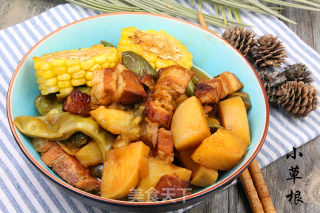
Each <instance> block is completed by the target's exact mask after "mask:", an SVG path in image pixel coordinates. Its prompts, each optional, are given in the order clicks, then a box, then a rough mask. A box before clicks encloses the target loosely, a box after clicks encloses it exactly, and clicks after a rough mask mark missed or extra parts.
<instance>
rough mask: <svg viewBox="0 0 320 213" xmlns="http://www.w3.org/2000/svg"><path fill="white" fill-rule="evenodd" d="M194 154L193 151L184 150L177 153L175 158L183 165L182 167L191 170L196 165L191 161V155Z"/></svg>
mask: <svg viewBox="0 0 320 213" xmlns="http://www.w3.org/2000/svg"><path fill="white" fill-rule="evenodd" d="M193 152H194V150H193V149H192V150H186V151H181V152H177V154H176V157H177V158H178V159H179V160H180V161H181V163H182V164H183V167H185V168H187V169H190V170H193V169H194V168H195V167H196V166H197V164H196V163H195V162H194V161H193V160H192V158H191V155H192V153H193Z"/></svg>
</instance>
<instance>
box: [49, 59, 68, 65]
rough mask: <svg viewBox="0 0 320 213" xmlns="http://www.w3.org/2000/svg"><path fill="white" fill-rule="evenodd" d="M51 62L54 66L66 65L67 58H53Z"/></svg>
mask: <svg viewBox="0 0 320 213" xmlns="http://www.w3.org/2000/svg"><path fill="white" fill-rule="evenodd" d="M51 64H52V66H54V67H61V66H64V65H65V60H63V59H52V60H51Z"/></svg>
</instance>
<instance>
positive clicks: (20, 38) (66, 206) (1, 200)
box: [0, 0, 320, 212]
mask: <svg viewBox="0 0 320 213" xmlns="http://www.w3.org/2000/svg"><path fill="white" fill-rule="evenodd" d="M177 2H179V3H182V4H184V5H188V4H189V3H188V1H185V0H177ZM195 7H198V5H195ZM203 10H204V12H205V13H209V14H214V13H215V11H214V9H213V8H212V7H211V6H210V5H208V4H204V7H203ZM96 14H98V13H97V12H95V11H92V10H87V9H84V8H81V7H78V6H75V5H73V4H64V5H60V6H57V7H55V8H52V9H50V10H48V11H46V12H44V13H42V14H40V15H39V16H36V17H34V18H32V19H30V20H27V21H25V22H23V23H20V24H17V25H15V26H12V27H9V28H7V29H3V30H1V31H0V76H1V77H0V135H1V143H0V212H102V210H100V209H97V208H95V207H92V206H88V205H86V204H84V203H81V202H79V201H78V200H76V199H73V198H72V197H70V196H68V195H67V194H65V193H63V192H60V191H59V190H58V189H57V188H56V187H55V186H53V185H51V183H50V182H49V181H47V180H46V179H44V177H43V176H42V175H39V172H38V171H37V170H36V169H35V168H34V167H33V166H32V165H31V164H30V163H29V162H28V161H27V160H26V158H25V157H24V155H23V154H22V152H21V151H20V149H19V148H18V146H17V145H16V143H15V142H14V139H13V137H12V135H11V132H10V128H9V125H8V121H7V115H6V93H7V89H8V85H9V81H10V78H11V76H12V73H13V72H14V70H15V68H16V66H17V65H18V63H19V61H20V60H21V59H22V57H23V56H24V55H25V54H26V53H27V51H28V50H29V49H30V48H31V47H32V46H33V45H35V44H36V43H37V42H38V41H39V40H40V39H41V38H43V37H44V36H46V35H47V34H49V33H50V32H52V31H54V30H56V29H58V28H59V27H61V26H64V25H66V24H68V23H70V22H73V21H76V20H79V19H82V18H85V17H89V16H92V15H96ZM242 17H243V21H244V23H246V24H249V25H252V26H255V28H254V31H255V32H256V33H257V34H260V35H261V34H266V33H271V34H274V35H277V36H278V37H279V38H280V40H282V41H283V42H284V45H285V46H286V47H287V50H288V56H289V59H288V60H287V62H288V63H295V62H304V63H305V64H306V65H307V66H308V67H309V68H310V69H311V70H312V71H313V77H314V79H315V82H314V85H315V86H316V87H317V89H318V90H319V82H320V70H318V69H319V67H320V56H319V54H318V53H317V52H316V51H314V50H313V49H312V48H311V47H309V46H308V45H306V44H305V43H304V42H303V41H302V40H301V39H300V38H299V37H298V36H297V35H295V34H294V33H293V32H292V31H291V30H290V29H289V28H288V27H287V26H286V25H285V24H284V23H282V22H281V21H279V20H278V19H276V18H274V17H270V16H267V15H257V14H253V13H250V12H242ZM215 30H217V31H218V32H220V33H221V32H222V29H219V28H215ZM319 134H320V111H319V110H316V111H313V112H312V113H311V114H310V115H309V116H308V117H307V118H305V119H294V118H289V117H287V116H286V115H285V114H283V113H282V112H281V111H278V110H276V109H273V108H271V109H270V127H269V131H268V135H267V138H266V141H265V144H264V146H263V147H262V150H261V152H260V153H259V155H258V161H259V163H260V165H261V166H262V167H264V166H266V165H268V164H270V163H271V162H273V161H275V160H276V159H278V158H280V157H281V156H283V155H285V154H287V153H288V152H290V151H291V150H292V147H293V146H295V147H299V146H301V145H303V144H305V143H306V142H308V141H310V140H312V139H313V138H315V137H316V136H318V135H319Z"/></svg>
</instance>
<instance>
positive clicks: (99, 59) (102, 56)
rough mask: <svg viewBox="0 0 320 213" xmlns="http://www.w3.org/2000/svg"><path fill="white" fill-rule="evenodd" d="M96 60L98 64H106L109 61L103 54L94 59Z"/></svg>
mask: <svg viewBox="0 0 320 213" xmlns="http://www.w3.org/2000/svg"><path fill="white" fill-rule="evenodd" d="M94 59H95V61H96V62H97V63H98V64H102V63H103V62H105V61H106V60H107V56H106V55H105V54H101V55H98V56H96V57H94Z"/></svg>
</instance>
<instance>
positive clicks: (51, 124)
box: [13, 112, 114, 160]
mask: <svg viewBox="0 0 320 213" xmlns="http://www.w3.org/2000/svg"><path fill="white" fill-rule="evenodd" d="M13 123H14V125H15V126H16V127H17V128H18V129H19V130H20V131H21V132H22V133H23V134H25V135H27V136H30V137H37V138H46V139H50V140H58V141H61V140H66V139H68V138H70V137H71V136H72V135H73V134H74V133H75V132H82V133H84V134H86V135H88V136H89V137H91V138H92V139H93V140H94V141H95V142H96V143H97V144H98V146H99V148H100V151H101V154H102V156H103V160H105V152H106V151H108V150H109V149H110V148H111V145H112V143H113V141H114V136H113V135H111V134H110V133H108V132H106V131H105V130H103V129H102V128H101V127H100V126H99V124H98V123H97V122H96V121H95V120H93V119H92V118H85V117H81V116H77V115H73V114H71V113H69V112H59V113H53V114H47V115H45V116H40V117H32V116H18V117H16V118H15V119H14V121H13Z"/></svg>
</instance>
